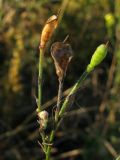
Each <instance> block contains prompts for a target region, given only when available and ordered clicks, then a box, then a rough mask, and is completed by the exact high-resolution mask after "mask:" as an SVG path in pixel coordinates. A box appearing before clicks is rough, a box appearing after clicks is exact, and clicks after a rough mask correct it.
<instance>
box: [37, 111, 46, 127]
mask: <svg viewBox="0 0 120 160" xmlns="http://www.w3.org/2000/svg"><path fill="white" fill-rule="evenodd" d="M38 118H39V124H40V129H46V127H47V122H48V112H47V111H45V110H44V111H41V112H38Z"/></svg>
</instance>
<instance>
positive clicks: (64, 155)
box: [0, 0, 120, 160]
mask: <svg viewBox="0 0 120 160" xmlns="http://www.w3.org/2000/svg"><path fill="white" fill-rule="evenodd" d="M59 9H61V21H60V24H59V27H58V29H57V30H56V32H55V34H54V36H53V37H52V39H51V41H50V43H49V44H48V46H47V49H46V53H45V62H44V78H43V79H44V80H43V105H44V107H45V108H48V110H49V108H52V107H53V106H55V104H56V95H57V88H58V81H57V76H56V74H55V68H54V63H53V60H52V58H51V54H50V46H51V44H52V43H53V42H55V41H63V40H64V38H65V37H66V35H68V34H69V36H70V38H69V43H70V44H71V46H72V48H73V51H74V58H73V60H72V62H71V64H70V66H69V68H68V71H67V76H66V79H65V84H64V91H66V89H69V88H70V87H71V86H72V85H73V84H74V83H75V82H76V80H77V79H78V78H79V77H80V75H81V74H82V72H83V71H84V70H85V68H86V66H87V64H88V63H89V61H90V58H91V55H92V54H93V52H94V50H95V49H96V47H97V46H98V45H99V44H101V43H106V42H107V41H109V53H108V55H107V58H106V59H105V60H104V62H103V63H102V64H101V65H99V67H98V68H96V70H95V71H93V72H92V73H91V75H90V76H89V77H88V78H87V79H86V81H85V83H84V86H82V87H81V89H80V90H79V91H78V93H77V94H76V99H75V102H74V104H73V105H72V106H71V107H70V110H69V112H68V114H67V116H66V117H65V118H64V121H63V122H62V124H61V126H60V128H59V130H58V131H57V133H56V138H55V145H54V146H53V149H52V157H53V160H59V159H61V160H80V159H81V160H88V159H90V160H101V159H103V160H112V159H115V157H117V156H118V155H119V153H120V74H119V73H120V0H63V1H61V0H0V160H27V159H29V160H43V159H44V155H43V153H42V150H41V148H40V146H39V145H38V143H37V141H38V139H39V140H40V135H39V131H38V128H39V126H38V124H37V122H36V120H37V117H36V114H35V110H36V107H37V106H36V102H35V97H34V96H35V95H36V90H37V73H38V57H39V49H38V46H39V41H40V34H41V31H42V28H43V26H44V24H45V21H46V20H47V19H48V18H49V17H50V16H51V15H53V14H56V13H57V12H58V10H59ZM67 93H68V90H67V91H66V92H64V95H66V94H67ZM47 132H48V133H49V131H47Z"/></svg>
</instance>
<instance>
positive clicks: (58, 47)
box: [51, 42, 73, 80]
mask: <svg viewBox="0 0 120 160" xmlns="http://www.w3.org/2000/svg"><path fill="white" fill-rule="evenodd" d="M51 55H52V57H53V59H54V63H55V68H56V74H57V76H58V78H59V80H62V79H63V78H64V77H65V75H66V70H67V67H68V64H69V62H70V60H71V59H72V57H73V51H72V48H71V46H70V44H68V43H64V42H55V43H54V44H53V45H52V47H51Z"/></svg>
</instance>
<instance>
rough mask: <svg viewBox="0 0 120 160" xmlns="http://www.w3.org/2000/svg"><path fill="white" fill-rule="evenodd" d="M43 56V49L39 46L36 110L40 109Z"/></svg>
mask: <svg viewBox="0 0 120 160" xmlns="http://www.w3.org/2000/svg"><path fill="white" fill-rule="evenodd" d="M43 58H44V53H43V49H41V48H40V55H39V73H38V112H40V111H41V100H42V72H43Z"/></svg>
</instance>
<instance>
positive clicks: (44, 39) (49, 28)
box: [40, 15, 58, 48]
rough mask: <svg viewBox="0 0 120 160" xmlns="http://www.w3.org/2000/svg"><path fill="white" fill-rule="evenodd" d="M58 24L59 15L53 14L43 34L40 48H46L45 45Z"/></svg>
mask: <svg viewBox="0 0 120 160" xmlns="http://www.w3.org/2000/svg"><path fill="white" fill-rule="evenodd" d="M57 24H58V16H57V15H53V16H51V17H50V18H49V19H48V20H47V22H46V23H45V26H44V28H43V30H42V34H41V39H40V48H45V45H46V43H47V42H48V41H49V39H50V37H51V36H52V34H53V32H54V30H55V28H56V27H57Z"/></svg>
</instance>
